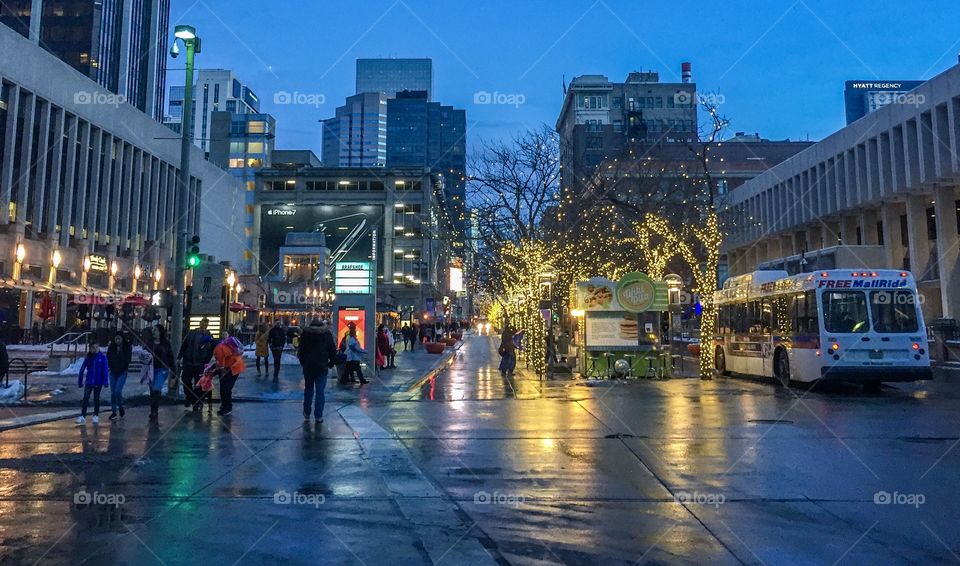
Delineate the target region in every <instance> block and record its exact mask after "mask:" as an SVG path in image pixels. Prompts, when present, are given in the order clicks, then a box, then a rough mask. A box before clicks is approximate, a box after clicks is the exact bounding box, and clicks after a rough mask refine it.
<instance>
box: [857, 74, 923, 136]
mask: <svg viewBox="0 0 960 566" xmlns="http://www.w3.org/2000/svg"><path fill="white" fill-rule="evenodd" d="M923 83H924V81H877V80H870V81H847V82H846V84H845V85H844V89H843V102H844V106H845V107H846V111H847V124H848V125H849V124H852V123H854V122H856V121H857V120H859V119H860V118H863V117H864V116H866V115H867V114H869V113H871V112H873V111H874V110H879V109H880V108H883V107H884V106H887V105H888V104H892V103H894V102H896V100H897V99H898V97H900V96H904V95H906V94H907V93H908V92H910V91H911V90H913V89H915V88H917V87H918V86H920V85H922V84H923Z"/></svg>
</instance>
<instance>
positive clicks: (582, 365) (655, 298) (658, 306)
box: [571, 272, 671, 378]
mask: <svg viewBox="0 0 960 566" xmlns="http://www.w3.org/2000/svg"><path fill="white" fill-rule="evenodd" d="M571 297H572V298H573V302H574V306H573V312H574V313H575V314H576V315H577V317H578V320H579V326H580V328H579V329H578V330H579V332H578V333H577V334H578V335H579V336H580V341H581V343H582V345H583V347H582V348H579V360H578V366H579V370H580V375H581V376H583V377H586V378H610V377H666V376H669V375H670V370H671V363H670V354H669V352H668V351H666V350H665V349H664V348H662V347H661V344H660V326H661V324H662V322H663V317H664V316H665V313H666V312H667V309H668V303H669V294H668V290H667V284H666V282H664V281H654V280H653V279H651V278H650V277H648V276H647V275H646V274H643V273H640V272H632V273H627V274H626V275H624V276H623V277H622V278H621V279H620V280H619V281H612V280H610V279H606V278H602V277H595V278H593V279H589V280H587V281H580V282H577V283H575V284H574V289H572V292H571Z"/></svg>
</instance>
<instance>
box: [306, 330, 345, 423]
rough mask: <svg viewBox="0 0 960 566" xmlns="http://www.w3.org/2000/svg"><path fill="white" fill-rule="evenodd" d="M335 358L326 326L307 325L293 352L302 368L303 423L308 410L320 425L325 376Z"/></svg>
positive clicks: (331, 338)
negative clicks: (295, 350) (298, 344)
mask: <svg viewBox="0 0 960 566" xmlns="http://www.w3.org/2000/svg"><path fill="white" fill-rule="evenodd" d="M336 355H337V344H336V342H335V341H334V339H333V334H332V333H331V332H330V329H329V328H327V325H326V324H324V323H323V322H322V321H320V320H314V321H313V322H311V323H310V326H308V327H306V328H304V329H303V335H302V336H301V337H300V347H299V348H298V349H297V358H299V359H300V365H302V366H303V383H304V390H303V419H304V420H309V419H310V410H311V408H312V409H313V418H314V419H316V422H317V423H322V422H323V405H324V402H325V401H326V399H325V396H324V391H325V390H326V388H327V374H328V373H329V371H330V368H331V367H333V365H334V362H335V361H336ZM311 405H312V407H311Z"/></svg>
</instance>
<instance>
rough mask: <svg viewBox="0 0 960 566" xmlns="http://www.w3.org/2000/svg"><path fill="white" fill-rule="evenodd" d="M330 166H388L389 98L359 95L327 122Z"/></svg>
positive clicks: (327, 162)
mask: <svg viewBox="0 0 960 566" xmlns="http://www.w3.org/2000/svg"><path fill="white" fill-rule="evenodd" d="M323 164H324V166H326V167H368V168H376V167H384V166H386V164H387V97H386V95H385V94H382V93H377V92H367V93H363V94H355V95H353V96H349V97H347V102H346V104H344V105H343V106H341V107H339V108H337V110H336V116H334V117H333V118H330V119H328V120H324V121H323Z"/></svg>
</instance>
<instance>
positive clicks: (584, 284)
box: [574, 272, 670, 313]
mask: <svg viewBox="0 0 960 566" xmlns="http://www.w3.org/2000/svg"><path fill="white" fill-rule="evenodd" d="M575 297H576V303H575V305H574V308H576V309H579V310H584V311H589V312H593V311H614V312H630V313H641V312H647V311H665V310H667V304H668V301H669V298H670V295H669V291H668V289H667V284H666V282H664V281H654V280H652V279H650V278H649V277H648V276H646V275H645V274H643V273H639V272H633V273H628V274H626V275H624V276H623V278H622V279H620V281H611V280H609V279H605V278H603V277H595V278H593V279H590V280H588V281H581V282H579V283H577V284H576V294H575Z"/></svg>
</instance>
